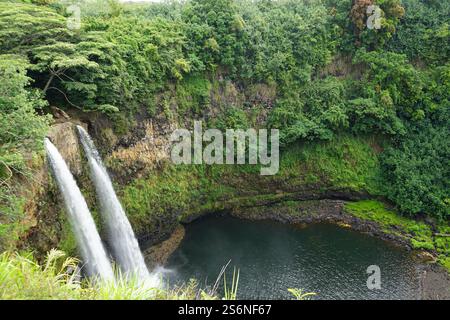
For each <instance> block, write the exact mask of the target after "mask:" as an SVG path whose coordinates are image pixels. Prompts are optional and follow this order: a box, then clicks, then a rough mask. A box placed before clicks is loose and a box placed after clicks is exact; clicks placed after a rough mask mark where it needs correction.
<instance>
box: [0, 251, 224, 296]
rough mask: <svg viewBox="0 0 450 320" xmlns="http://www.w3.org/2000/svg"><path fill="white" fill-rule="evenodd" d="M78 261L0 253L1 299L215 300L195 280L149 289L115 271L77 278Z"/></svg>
mask: <svg viewBox="0 0 450 320" xmlns="http://www.w3.org/2000/svg"><path fill="white" fill-rule="evenodd" d="M78 265H79V261H78V260H77V259H74V258H70V257H67V256H66V254H65V253H64V252H62V251H58V250H51V251H50V252H49V253H48V254H47V257H46V259H45V261H44V262H43V263H42V265H40V264H39V263H38V262H37V261H36V260H35V259H34V257H33V255H32V254H30V253H17V252H16V253H11V252H4V253H2V254H0V299H1V300H50V299H55V300H193V299H215V297H214V296H212V295H210V294H208V293H206V292H204V291H203V290H201V289H199V288H198V286H197V283H196V282H195V281H193V280H192V281H190V282H189V283H187V284H185V285H182V286H179V287H174V288H168V287H161V288H152V287H150V286H148V285H146V284H145V283H142V282H141V281H139V280H138V278H137V277H129V276H125V275H123V274H121V273H120V271H118V270H115V273H116V277H115V278H116V279H115V280H114V281H102V280H99V279H89V280H87V279H85V280H81V278H80V276H79V274H78V272H77V270H78Z"/></svg>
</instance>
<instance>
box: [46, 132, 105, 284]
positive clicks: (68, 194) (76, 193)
mask: <svg viewBox="0 0 450 320" xmlns="http://www.w3.org/2000/svg"><path fill="white" fill-rule="evenodd" d="M44 144H45V149H46V152H47V158H48V162H49V164H50V167H51V169H52V172H53V176H54V178H55V180H56V182H57V185H58V187H59V190H60V192H61V194H62V197H63V199H64V204H65V206H66V209H67V212H68V214H69V220H70V222H71V225H72V228H73V230H74V234H75V237H76V240H77V242H78V245H79V248H80V253H81V256H82V258H83V262H84V263H85V268H86V271H87V274H88V275H89V276H93V277H98V278H100V279H102V280H113V279H114V273H113V269H112V266H111V263H110V261H109V259H108V257H107V255H106V252H105V249H104V247H103V244H102V242H101V239H100V236H99V234H98V231H97V228H96V226H95V223H94V219H93V218H92V215H91V213H90V211H89V209H88V206H87V204H86V200H85V199H84V197H83V195H82V194H81V191H80V189H79V188H78V186H77V183H76V182H75V179H74V178H73V176H72V173H71V172H70V170H69V168H68V167H67V164H66V162H65V161H64V159H63V157H62V156H61V154H60V153H59V151H58V149H56V147H55V146H54V145H53V143H51V142H50V140H49V139H47V138H46V139H45V141H44Z"/></svg>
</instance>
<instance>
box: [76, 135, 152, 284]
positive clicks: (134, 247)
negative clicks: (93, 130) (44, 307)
mask: <svg viewBox="0 0 450 320" xmlns="http://www.w3.org/2000/svg"><path fill="white" fill-rule="evenodd" d="M77 129H78V133H79V136H80V140H81V144H82V145H83V148H84V151H85V153H86V156H87V158H88V163H89V167H90V169H91V178H92V180H93V182H94V185H95V189H96V191H97V195H98V199H99V203H100V212H101V215H102V217H103V219H104V221H105V223H106V228H107V231H108V235H109V244H110V245H111V249H112V254H113V256H114V258H115V260H116V261H117V262H118V264H119V266H120V268H121V270H122V271H123V272H124V273H125V274H126V275H131V276H137V277H138V279H139V280H140V281H145V282H146V283H147V284H148V285H150V286H155V287H156V286H158V283H159V282H158V279H159V277H158V276H157V275H150V273H149V271H148V269H147V266H146V264H145V261H144V257H143V255H142V253H141V250H140V248H139V244H138V241H137V239H136V237H135V235H134V232H133V229H132V228H131V225H130V222H129V221H128V218H127V216H126V214H125V211H124V210H123V208H122V205H121V204H120V201H119V199H118V198H117V195H116V193H115V191H114V188H113V185H112V182H111V179H110V177H109V175H108V172H107V171H106V168H105V166H104V165H103V162H102V160H101V158H100V155H99V153H98V151H97V149H96V148H95V145H94V143H93V141H92V139H91V137H90V136H89V134H88V133H87V132H86V131H85V130H84V129H83V128H82V127H80V126H77Z"/></svg>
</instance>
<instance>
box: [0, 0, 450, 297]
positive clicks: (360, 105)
mask: <svg viewBox="0 0 450 320" xmlns="http://www.w3.org/2000/svg"><path fill="white" fill-rule="evenodd" d="M372 4H376V5H378V6H380V8H381V10H382V19H381V28H380V29H369V28H367V25H366V22H367V18H368V16H367V13H366V12H367V7H368V6H369V5H372ZM79 6H80V9H81V27H80V28H79V29H78V28H69V27H68V21H71V20H70V19H72V18H73V17H70V13H68V12H67V11H66V3H65V2H63V1H58V0H3V1H0V251H3V250H6V249H14V245H15V244H16V243H17V242H18V240H19V239H20V237H21V236H22V235H23V234H24V233H25V232H26V231H27V228H28V226H29V224H30V223H28V222H27V223H25V222H24V221H25V220H26V219H27V217H26V215H27V214H26V211H27V210H31V209H29V207H30V206H28V207H27V205H28V203H27V201H30V199H29V198H28V194H27V189H28V188H27V186H28V185H29V184H37V185H39V181H37V182H36V181H34V178H35V175H34V173H35V169H36V167H39V166H40V165H41V163H42V158H43V154H42V141H43V137H44V136H45V134H46V132H47V131H48V128H49V125H50V124H51V122H52V116H51V114H52V113H54V112H55V107H57V108H58V109H61V110H64V111H66V112H68V113H70V114H71V115H73V116H74V117H75V118H81V119H83V120H84V119H88V120H89V121H92V122H95V121H96V119H101V120H105V119H106V120H105V123H111V127H112V128H109V127H108V128H104V130H105V131H104V132H108V134H109V135H110V136H114V139H115V141H116V142H117V141H119V144H120V143H121V144H122V145H128V146H129V145H131V144H133V142H132V139H130V137H129V136H130V135H133V133H134V132H137V129H136V127H137V126H136V123H139V121H140V120H142V119H147V120H148V119H150V120H152V121H158V120H159V119H164V120H166V121H167V122H174V123H176V124H178V125H180V126H183V127H184V126H186V125H187V126H191V125H192V120H193V119H202V120H203V121H204V122H205V124H206V125H207V126H210V127H217V128H222V129H224V128H231V127H232V128H248V127H258V128H260V127H268V128H279V129H280V137H281V143H282V160H281V167H280V172H279V174H278V175H276V176H273V177H260V176H259V174H258V172H259V170H258V168H257V167H255V166H240V167H233V168H231V167H228V166H217V167H211V166H195V167H194V166H189V167H183V166H181V167H170V166H165V167H164V170H152V171H150V170H148V171H146V172H144V173H143V174H142V172H141V174H140V175H139V176H138V177H135V176H133V172H131V171H132V170H131V169H130V173H129V175H130V177H131V178H132V179H131V181H130V180H127V182H126V183H123V184H120V185H119V186H118V189H119V192H120V196H121V198H122V200H123V203H124V205H125V207H126V209H127V211H128V213H129V215H130V218H131V220H132V222H133V224H134V226H136V229H137V230H138V231H139V232H142V233H145V232H151V231H152V230H156V229H159V228H163V227H164V225H165V224H166V223H170V222H168V221H170V219H177V218H179V217H186V216H188V215H190V214H195V213H198V212H200V211H213V210H220V209H225V208H227V206H232V205H234V203H236V202H241V203H243V202H245V203H247V204H249V203H251V202H252V201H260V200H270V199H272V198H279V197H284V196H286V197H288V196H289V195H290V194H293V193H295V192H299V191H300V190H303V189H311V188H316V189H317V190H318V192H326V191H327V190H337V189H338V190H350V191H352V192H361V193H362V192H364V193H368V194H370V195H372V196H381V197H384V198H386V199H388V200H389V201H390V202H391V203H392V205H393V206H394V207H395V210H396V211H398V212H400V213H401V214H402V216H401V217H399V216H397V215H395V214H393V213H392V212H390V211H386V210H385V209H384V208H382V207H381V205H379V204H378V203H375V202H362V203H356V204H351V205H349V207H348V210H350V211H351V212H352V213H354V214H355V215H357V216H360V217H363V218H370V219H373V220H375V221H377V222H379V223H380V224H381V225H382V226H383V227H384V228H386V229H395V228H394V226H398V227H399V228H402V229H404V231H405V232H407V233H409V234H411V242H412V244H413V246H414V247H417V248H423V249H428V250H435V251H436V252H438V253H439V254H440V255H441V258H440V260H441V262H442V263H443V264H445V265H447V266H448V265H449V264H450V262H449V260H448V259H449V258H448V254H449V251H448V250H449V249H448V240H447V239H448V238H445V237H439V236H433V232H434V233H441V234H448V233H449V229H448V227H446V225H448V219H449V217H450V188H449V181H450V173H449V167H450V166H449V164H450V163H449V161H450V145H449V141H450V132H449V128H450V125H449V124H450V123H449V121H450V117H449V106H450V102H449V94H450V63H449V59H448V58H449V48H450V41H449V40H450V39H449V38H450V33H449V23H448V17H449V16H450V3H449V2H448V1H438V0H430V1H425V0H317V1H298V0H285V1H270V0H256V1H250V0H189V1H186V2H183V3H178V2H173V1H167V2H162V3H153V4H142V3H141V4H120V3H118V2H116V1H115V0H98V1H96V2H93V1H85V2H83V1H81V2H80V3H79ZM58 109H57V110H58ZM111 129H112V131H111ZM107 130H110V131H107ZM127 134H128V136H127V138H125V139H123V140H120V138H121V137H123V136H125V135H127ZM130 141H131V142H130ZM105 151H106V152H109V151H111V150H105ZM109 165H110V167H111V168H112V169H113V170H116V171H120V170H123V169H124V167H125V166H127V165H128V164H127V163H115V162H114V159H110V161H109ZM126 172H127V173H126V174H128V171H126ZM35 188H37V187H35ZM44 207H45V206H44ZM149 216H153V218H155V220H152V223H153V226H149V225H148V221H149V220H148V218H149ZM405 216H408V217H409V218H417V219H422V218H424V217H427V218H428V219H431V220H432V221H433V223H435V224H436V228H437V229H439V230H431V229H430V226H429V225H428V224H423V223H420V222H418V223H415V222H412V221H413V220H409V219H406V218H404V217H405ZM155 221H156V222H155ZM64 228H65V227H63V229H64ZM59 241H60V242H61V241H62V243H61V245H62V246H64V247H67V248H69V250H70V249H73V247H74V243H73V239H71V238H70V237H63V238H62V240H61V238H60V239H59ZM10 258H12V257H10V256H8V257H7V258H6V256H3V258H2V259H3V261H4V263H7V260H8V259H10ZM19 260H20V259H19ZM19 260H17V263H19V262H20V261H19ZM20 263H21V262H20ZM20 263H19V265H20ZM33 268H34V267H33ZM30 270H31V269H30ZM30 272H31V271H30ZM33 272H34V271H33ZM51 272H54V271H51ZM11 285H12V284H11ZM55 286H57V287H58V286H59V284H56V285H55ZM65 286H66V285H65V284H64V285H62V289H61V297H69V296H65V294H66V293H67V291H66V287H65ZM69 286H71V285H69ZM55 290H56V289H55ZM58 290H59V289H58ZM58 292H59V291H58ZM42 294H43V295H45V291H43V293H42ZM130 294H131V293H130Z"/></svg>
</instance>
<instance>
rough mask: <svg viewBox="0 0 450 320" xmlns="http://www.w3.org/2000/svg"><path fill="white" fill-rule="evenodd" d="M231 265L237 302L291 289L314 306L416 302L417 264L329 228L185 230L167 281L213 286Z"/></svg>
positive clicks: (207, 225)
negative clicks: (316, 302) (373, 272)
mask: <svg viewBox="0 0 450 320" xmlns="http://www.w3.org/2000/svg"><path fill="white" fill-rule="evenodd" d="M229 260H231V263H230V265H229V268H228V272H227V278H228V279H230V278H231V274H232V270H233V267H234V266H235V267H237V268H239V269H240V280H239V287H238V299H290V298H292V296H291V295H290V293H289V292H288V291H287V289H288V288H302V289H304V290H305V291H308V292H315V293H317V296H316V297H315V299H417V298H419V296H418V294H419V289H418V288H419V278H418V270H417V265H416V263H415V262H414V261H413V260H412V258H410V255H409V253H408V252H407V251H405V250H403V249H401V248H398V247H395V246H392V245H390V244H389V243H387V242H385V241H382V240H380V239H376V238H374V237H370V236H367V235H364V234H361V233H357V232H354V231H351V230H348V229H344V228H340V227H338V226H334V225H328V224H314V225H310V226H308V227H306V228H302V229H299V228H296V227H294V226H290V225H285V224H280V223H274V222H268V221H260V222H254V221H245V220H239V219H235V218H230V217H207V218H203V219H200V220H198V221H195V222H193V223H191V224H189V225H188V226H187V227H186V237H185V239H184V240H183V242H182V243H181V246H180V247H179V248H178V249H177V250H176V251H175V252H174V254H173V255H172V256H171V258H170V259H169V262H168V266H167V267H168V268H169V269H172V270H173V272H172V273H170V274H169V277H170V282H171V283H172V284H174V283H176V282H178V281H187V280H189V279H190V278H196V279H197V280H198V281H199V283H200V285H201V286H202V287H204V286H205V284H207V285H211V284H213V283H214V282H215V280H216V278H217V276H218V274H219V272H220V269H221V267H222V266H224V265H225V264H227V262H228V261H229ZM370 265H377V266H379V267H380V269H381V282H382V283H381V290H369V289H368V288H367V278H368V276H369V275H368V274H367V273H366V271H367V267H368V266H370ZM221 282H223V281H221Z"/></svg>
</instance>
